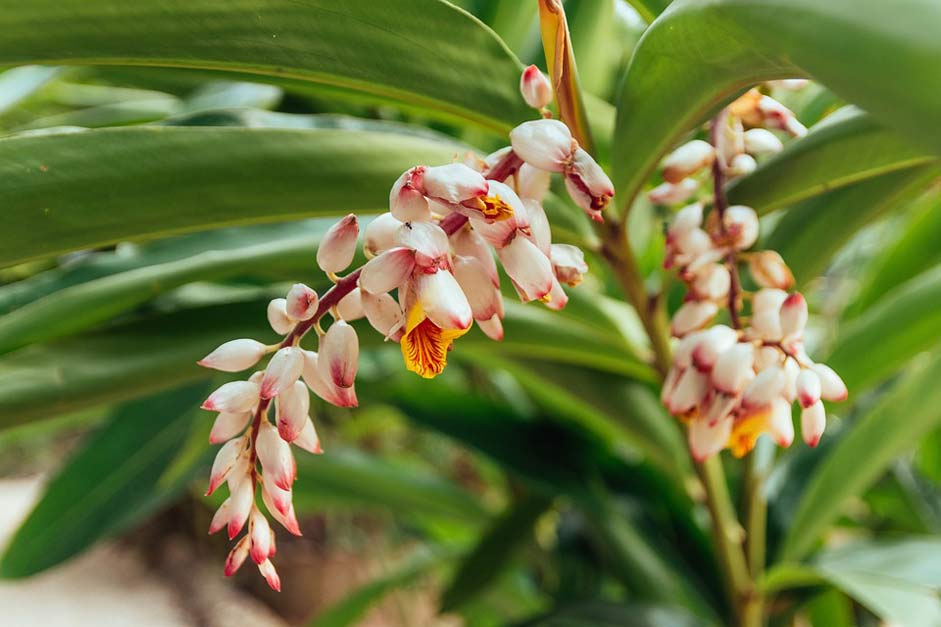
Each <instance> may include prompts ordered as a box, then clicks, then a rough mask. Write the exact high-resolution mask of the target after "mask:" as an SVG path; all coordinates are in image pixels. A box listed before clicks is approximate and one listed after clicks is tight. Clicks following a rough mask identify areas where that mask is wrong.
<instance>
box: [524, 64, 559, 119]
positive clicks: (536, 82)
mask: <svg viewBox="0 0 941 627" xmlns="http://www.w3.org/2000/svg"><path fill="white" fill-rule="evenodd" d="M520 93H521V94H523V100H525V101H526V104H528V105H529V106H530V107H532V108H533V109H542V108H543V107H545V106H546V105H548V104H549V103H550V102H552V84H551V83H550V82H549V79H548V77H546V75H545V74H543V73H542V72H540V71H539V68H538V67H536V66H535V65H530V66H529V67H528V68H526V69H525V70H523V75H522V76H520Z"/></svg>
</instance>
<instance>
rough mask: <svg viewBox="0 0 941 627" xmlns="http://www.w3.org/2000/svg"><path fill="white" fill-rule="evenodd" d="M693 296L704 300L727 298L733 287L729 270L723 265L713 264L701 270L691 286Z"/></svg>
mask: <svg viewBox="0 0 941 627" xmlns="http://www.w3.org/2000/svg"><path fill="white" fill-rule="evenodd" d="M690 287H691V288H692V292H693V294H694V295H695V296H696V297H697V298H700V299H702V300H720V299H723V298H725V297H726V296H727V295H728V293H729V289H730V288H731V287H732V276H731V275H730V274H729V269H728V268H726V267H725V265H723V264H721V263H711V264H708V265H706V266H703V267H702V268H700V269H699V270H698V271H697V272H696V275H695V278H694V279H693V281H692V283H691V284H690Z"/></svg>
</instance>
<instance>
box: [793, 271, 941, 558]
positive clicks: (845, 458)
mask: <svg viewBox="0 0 941 627" xmlns="http://www.w3.org/2000/svg"><path fill="white" fill-rule="evenodd" d="M939 276H941V275H939ZM937 328H938V327H937V326H936V327H935V329H937ZM874 359H875V358H874V357H869V356H867V360H870V361H871V360H874ZM939 376H941V358H939V357H935V358H933V359H931V360H929V361H928V363H927V364H923V365H921V366H920V367H919V368H917V369H916V370H915V371H914V372H912V373H911V374H909V375H908V376H906V377H905V378H904V379H903V380H902V381H901V382H900V383H899V384H897V386H896V387H894V388H893V389H892V390H891V391H890V392H889V393H887V394H886V395H885V396H884V397H883V398H882V399H881V400H880V401H879V403H878V404H877V405H876V406H875V407H873V408H871V409H870V410H869V411H868V412H866V414H865V415H864V416H863V417H862V418H861V419H859V420H858V421H857V422H856V423H854V425H853V428H852V430H851V431H850V432H849V433H848V434H847V435H846V436H845V437H843V438H841V439H840V441H839V442H838V443H837V444H836V446H834V447H833V450H832V451H831V452H830V454H829V455H828V456H827V457H826V458H825V459H824V460H823V461H822V462H821V463H820V464H819V465H818V467H817V468H816V469H815V474H814V475H813V477H812V478H811V480H810V482H809V484H808V486H807V488H806V490H805V491H804V494H803V496H802V497H801V499H800V501H799V502H798V505H797V508H796V513H795V515H794V519H793V521H792V522H791V524H790V526H789V527H788V529H787V532H786V535H785V538H784V541H783V543H782V547H781V559H782V560H784V561H787V560H795V559H798V558H800V557H801V556H802V555H804V554H806V553H807V552H808V551H809V550H810V549H811V547H813V546H814V543H815V542H816V541H817V538H818V536H819V535H820V533H822V532H823V531H824V530H825V529H827V528H828V526H829V525H830V524H831V523H832V522H833V521H834V520H835V519H836V517H837V516H838V515H839V514H840V512H841V510H842V509H843V508H844V507H845V506H846V504H847V502H848V501H849V500H850V499H852V498H853V497H855V496H858V495H859V494H861V493H862V492H863V491H865V490H866V489H867V488H868V487H869V486H871V485H872V484H873V483H874V482H875V481H876V479H878V478H879V477H880V476H881V475H882V474H883V473H884V472H885V470H886V468H887V467H888V465H889V464H890V463H891V462H892V460H893V459H895V458H896V457H897V456H898V455H900V454H902V453H904V452H905V451H907V450H909V449H911V448H913V447H914V446H915V444H916V443H917V442H918V440H919V439H920V438H921V437H922V436H924V435H925V434H926V433H928V432H929V431H930V430H931V429H933V428H936V427H937V426H938V425H939V424H941V415H939V414H938V411H937V407H938V406H939V404H941V386H939V385H938V377H939Z"/></svg>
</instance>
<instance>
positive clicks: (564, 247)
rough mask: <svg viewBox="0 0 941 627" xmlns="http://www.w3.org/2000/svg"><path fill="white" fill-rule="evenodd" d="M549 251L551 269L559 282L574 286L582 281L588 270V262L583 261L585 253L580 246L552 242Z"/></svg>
mask: <svg viewBox="0 0 941 627" xmlns="http://www.w3.org/2000/svg"><path fill="white" fill-rule="evenodd" d="M549 253H550V259H551V261H552V271H553V272H554V273H555V277H556V279H558V280H559V282H560V283H565V284H566V285H571V286H575V285H578V284H579V283H581V282H582V278H583V277H584V275H585V273H586V272H588V264H587V263H585V253H583V252H582V249H581V248H579V247H577V246H572V245H570V244H552V246H550V248H549Z"/></svg>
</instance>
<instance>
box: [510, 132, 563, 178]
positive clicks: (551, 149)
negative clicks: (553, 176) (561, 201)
mask: <svg viewBox="0 0 941 627" xmlns="http://www.w3.org/2000/svg"><path fill="white" fill-rule="evenodd" d="M510 142H511V144H512V145H513V152H515V153H516V154H517V156H519V158H520V159H522V160H523V161H525V162H526V163H528V164H529V165H531V166H533V167H534V168H539V169H540V170H546V171H547V172H562V171H563V170H564V169H565V167H566V166H567V164H568V163H569V162H570V161H571V157H572V150H573V142H572V133H571V131H569V127H567V126H566V125H565V124H564V123H562V122H560V121H559V120H551V119H543V120H531V121H529V122H523V123H522V124H520V125H519V126H517V127H516V128H514V129H513V130H512V131H510Z"/></svg>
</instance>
